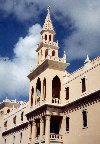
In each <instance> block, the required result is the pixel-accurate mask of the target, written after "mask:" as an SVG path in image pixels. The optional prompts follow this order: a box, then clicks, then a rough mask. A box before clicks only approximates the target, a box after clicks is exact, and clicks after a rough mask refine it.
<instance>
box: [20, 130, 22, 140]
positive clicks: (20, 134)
mask: <svg viewBox="0 0 100 144" xmlns="http://www.w3.org/2000/svg"><path fill="white" fill-rule="evenodd" d="M21 142H22V132H21V133H20V143H21Z"/></svg>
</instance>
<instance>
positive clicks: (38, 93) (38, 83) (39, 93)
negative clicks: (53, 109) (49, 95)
mask: <svg viewBox="0 0 100 144" xmlns="http://www.w3.org/2000/svg"><path fill="white" fill-rule="evenodd" d="M36 93H37V96H40V95H41V81H40V78H38V79H37V83H36Z"/></svg>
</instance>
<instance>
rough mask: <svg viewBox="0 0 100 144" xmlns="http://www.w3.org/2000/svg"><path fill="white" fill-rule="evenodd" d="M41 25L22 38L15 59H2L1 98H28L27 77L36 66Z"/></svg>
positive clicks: (0, 74)
mask: <svg viewBox="0 0 100 144" xmlns="http://www.w3.org/2000/svg"><path fill="white" fill-rule="evenodd" d="M40 30H41V26H40V25H39V24H36V25H33V26H32V27H31V28H29V31H28V34H27V36H26V37H24V38H23V37H20V38H19V41H18V42H17V43H16V45H15V47H14V49H13V50H14V54H15V56H14V58H13V60H10V59H9V58H4V57H0V96H1V98H4V97H6V96H8V97H11V98H17V99H18V98H19V96H21V97H26V96H28V92H29V80H28V78H27V75H28V74H29V70H30V68H31V66H32V67H33V68H34V66H35V65H36V52H35V50H36V48H37V44H38V43H39V41H40V34H39V33H40Z"/></svg>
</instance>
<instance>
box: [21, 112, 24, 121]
mask: <svg viewBox="0 0 100 144" xmlns="http://www.w3.org/2000/svg"><path fill="white" fill-rule="evenodd" d="M23 116H24V112H22V113H21V121H23Z"/></svg>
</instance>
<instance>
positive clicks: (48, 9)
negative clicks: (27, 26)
mask: <svg viewBox="0 0 100 144" xmlns="http://www.w3.org/2000/svg"><path fill="white" fill-rule="evenodd" d="M47 11H48V13H49V14H50V6H48V8H47Z"/></svg>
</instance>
